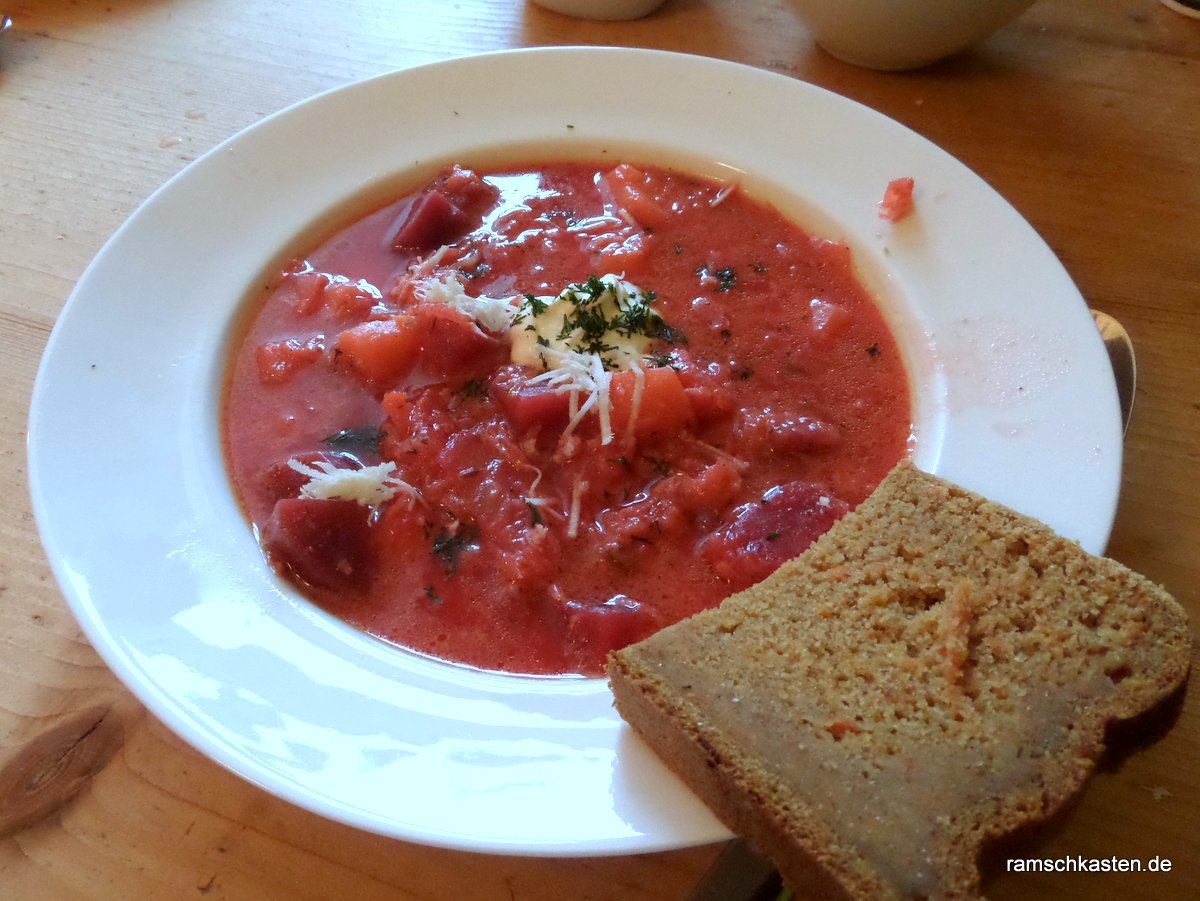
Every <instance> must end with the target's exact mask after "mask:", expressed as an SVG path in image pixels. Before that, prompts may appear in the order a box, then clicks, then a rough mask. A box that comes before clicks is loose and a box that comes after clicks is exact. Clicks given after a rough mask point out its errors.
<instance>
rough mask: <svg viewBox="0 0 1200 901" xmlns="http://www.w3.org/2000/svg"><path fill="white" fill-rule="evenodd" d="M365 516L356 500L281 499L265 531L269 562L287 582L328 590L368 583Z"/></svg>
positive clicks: (364, 510)
mask: <svg viewBox="0 0 1200 901" xmlns="http://www.w3.org/2000/svg"><path fill="white" fill-rule="evenodd" d="M369 515H370V514H369V511H368V510H367V508H366V507H363V506H362V505H360V504H359V503H357V502H356V501H348V500H337V499H317V498H307V497H293V498H284V499H283V500H280V501H277V502H276V504H275V509H274V511H273V512H272V513H271V518H270V520H269V521H268V522H267V524H266V526H265V527H264V529H263V536H262V543H263V548H264V549H265V551H266V553H267V557H268V559H269V560H270V561H271V563H272V564H273V565H274V566H275V567H276V569H277V570H279V572H280V573H281V574H282V575H284V576H286V577H287V578H289V579H292V580H294V581H298V582H301V583H305V584H308V585H312V586H315V587H317V588H327V589H332V590H343V589H359V588H364V587H366V585H367V584H368V583H369V582H370V580H371V572H372V566H371V564H372V560H371V542H370V528H371V526H370V522H369V520H368V516H369Z"/></svg>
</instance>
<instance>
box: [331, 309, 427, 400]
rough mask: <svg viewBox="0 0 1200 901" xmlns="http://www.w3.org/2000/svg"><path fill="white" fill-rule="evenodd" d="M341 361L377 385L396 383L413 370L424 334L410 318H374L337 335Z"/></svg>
mask: <svg viewBox="0 0 1200 901" xmlns="http://www.w3.org/2000/svg"><path fill="white" fill-rule="evenodd" d="M337 350H338V360H339V362H344V363H345V364H347V365H349V366H350V368H351V369H352V370H353V371H354V372H355V373H356V374H357V375H359V376H360V377H361V378H363V379H365V380H366V381H368V382H370V383H372V384H375V385H394V384H395V383H396V382H398V381H399V380H400V379H402V378H404V376H406V375H408V373H409V372H410V371H412V368H413V366H415V365H416V362H417V355H418V354H419V353H420V350H421V336H420V333H419V331H418V330H417V329H416V328H413V327H412V324H411V323H410V322H409V321H407V320H402V319H400V318H399V317H396V318H393V319H373V320H371V321H369V322H363V323H361V324H359V325H356V326H354V327H353V328H349V329H346V331H344V332H342V333H341V334H340V335H338V340H337Z"/></svg>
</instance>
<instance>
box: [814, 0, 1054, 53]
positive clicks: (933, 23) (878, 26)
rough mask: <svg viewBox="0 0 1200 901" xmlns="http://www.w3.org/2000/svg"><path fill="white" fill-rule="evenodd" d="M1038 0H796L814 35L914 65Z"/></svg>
mask: <svg viewBox="0 0 1200 901" xmlns="http://www.w3.org/2000/svg"><path fill="white" fill-rule="evenodd" d="M1033 3H1034V0H792V5H793V6H795V8H796V10H797V12H798V13H799V14H800V17H801V18H802V19H803V20H804V22H805V24H806V25H807V26H808V29H809V31H810V32H812V35H813V38H814V40H816V42H817V43H818V44H819V45H820V46H821V47H822V48H823V49H825V50H826V51H828V52H829V53H830V54H832V55H833V56H836V57H838V58H839V59H842V60H845V61H846V62H848V63H854V64H855V65H859V66H866V67H868V68H871V69H887V70H899V69H915V68H917V67H918V66H924V65H927V64H929V63H932V62H935V61H936V60H939V59H942V58H944V57H947V56H951V55H952V54H955V53H958V52H959V51H960V50H965V49H967V48H968V47H970V46H971V45H972V44H974V43H976V42H977V41H979V40H981V39H983V38H984V37H986V36H987V35H989V34H991V33H992V32H993V31H995V30H996V29H997V28H999V27H1000V26H1001V25H1003V24H1005V23H1006V22H1008V21H1010V20H1011V19H1014V18H1016V17H1017V16H1018V15H1019V14H1020V13H1022V12H1024V11H1025V9H1027V8H1028V7H1030V6H1032V5H1033Z"/></svg>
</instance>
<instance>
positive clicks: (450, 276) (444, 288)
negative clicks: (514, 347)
mask: <svg viewBox="0 0 1200 901" xmlns="http://www.w3.org/2000/svg"><path fill="white" fill-rule="evenodd" d="M413 294H414V295H415V296H416V297H417V298H418V299H419V300H422V301H424V302H426V303H440V304H445V305H446V306H448V307H450V308H451V309H454V310H458V311H459V312H460V313H464V314H466V315H467V316H470V317H471V318H472V319H474V320H475V321H476V322H477V323H479V324H480V325H482V326H483V327H484V328H485V329H487V330H488V331H490V332H495V333H501V332H507V331H508V330H509V328H510V327H511V326H512V323H513V319H514V318H515V317H516V315H517V311H518V307H517V306H516V305H514V303H513V299H512V298H508V297H488V296H486V295H485V296H482V297H472V296H471V295H470V294H468V293H467V292H466V289H465V288H464V287H463V283H462V279H461V278H459V276H458V273H456V272H447V273H445V274H443V275H442V277H441V278H427V279H424V280H422V281H420V282H417V283H416V284H415V285H414V286H413Z"/></svg>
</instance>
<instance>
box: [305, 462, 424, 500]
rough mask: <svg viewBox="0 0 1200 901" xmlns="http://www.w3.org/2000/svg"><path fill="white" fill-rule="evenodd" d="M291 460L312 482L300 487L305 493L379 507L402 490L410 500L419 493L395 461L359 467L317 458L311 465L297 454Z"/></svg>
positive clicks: (321, 497) (311, 495) (307, 495)
mask: <svg viewBox="0 0 1200 901" xmlns="http://www.w3.org/2000/svg"><path fill="white" fill-rule="evenodd" d="M287 463H288V466H289V467H291V468H292V469H294V470H295V471H296V472H298V473H300V474H301V475H304V476H308V482H306V483H305V484H304V485H303V486H302V487H301V489H300V496H301V497H307V498H316V499H319V500H347V501H357V502H358V503H360V504H362V505H363V506H364V507H377V506H379V505H380V504H382V503H384V502H385V501H389V500H391V499H392V498H393V497H395V496H396V495H397V494H400V493H401V492H404V493H405V494H407V495H408V496H409V498H410V500H415V499H416V498H417V497H418V496H419V495H418V492H417V489H416V488H414V487H413V486H412V485H410V484H408V482H406V481H404V480H403V479H402V478H400V477H399V476H398V475H396V464H395V463H390V462H389V463H380V464H379V465H378V466H362V467H359V468H358V469H348V468H347V469H343V468H339V467H337V466H334V465H333V464H332V463H330V462H328V461H327V460H317V461H315V462H314V463H313V464H312V465H311V466H310V465H309V464H307V463H304V462H302V461H300V460H297V459H296V458H295V457H293V458H292V459H290V460H288V461H287Z"/></svg>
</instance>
